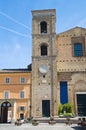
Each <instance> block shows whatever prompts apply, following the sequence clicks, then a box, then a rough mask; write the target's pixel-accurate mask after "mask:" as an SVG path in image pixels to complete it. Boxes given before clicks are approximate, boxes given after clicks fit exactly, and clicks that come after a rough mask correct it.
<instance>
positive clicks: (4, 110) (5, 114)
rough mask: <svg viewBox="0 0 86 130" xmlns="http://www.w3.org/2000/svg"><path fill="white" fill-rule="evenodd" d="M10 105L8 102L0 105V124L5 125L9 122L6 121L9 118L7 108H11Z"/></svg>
mask: <svg viewBox="0 0 86 130" xmlns="http://www.w3.org/2000/svg"><path fill="white" fill-rule="evenodd" d="M11 107H12V106H11V104H10V102H8V101H7V102H3V103H2V105H1V122H2V123H7V122H9V121H8V118H9V111H8V110H9V108H11Z"/></svg>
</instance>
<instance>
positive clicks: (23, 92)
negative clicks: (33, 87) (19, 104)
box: [20, 90, 25, 99]
mask: <svg viewBox="0 0 86 130" xmlns="http://www.w3.org/2000/svg"><path fill="white" fill-rule="evenodd" d="M20 98H21V99H24V98H25V91H23V90H21V91H20Z"/></svg>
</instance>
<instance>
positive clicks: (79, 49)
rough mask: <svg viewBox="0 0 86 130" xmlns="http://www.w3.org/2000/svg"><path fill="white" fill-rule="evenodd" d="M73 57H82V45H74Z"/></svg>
mask: <svg viewBox="0 0 86 130" xmlns="http://www.w3.org/2000/svg"><path fill="white" fill-rule="evenodd" d="M74 56H83V47H82V43H74Z"/></svg>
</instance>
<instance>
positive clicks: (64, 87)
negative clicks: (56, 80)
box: [60, 81, 68, 104]
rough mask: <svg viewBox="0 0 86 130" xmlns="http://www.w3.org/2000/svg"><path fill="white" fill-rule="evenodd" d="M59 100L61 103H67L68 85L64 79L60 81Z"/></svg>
mask: <svg viewBox="0 0 86 130" xmlns="http://www.w3.org/2000/svg"><path fill="white" fill-rule="evenodd" d="M60 102H61V104H65V103H68V87H67V82H66V81H61V82H60Z"/></svg>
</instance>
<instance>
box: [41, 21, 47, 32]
mask: <svg viewBox="0 0 86 130" xmlns="http://www.w3.org/2000/svg"><path fill="white" fill-rule="evenodd" d="M40 33H41V34H46V33H47V22H46V21H41V22H40Z"/></svg>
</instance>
